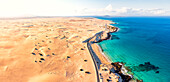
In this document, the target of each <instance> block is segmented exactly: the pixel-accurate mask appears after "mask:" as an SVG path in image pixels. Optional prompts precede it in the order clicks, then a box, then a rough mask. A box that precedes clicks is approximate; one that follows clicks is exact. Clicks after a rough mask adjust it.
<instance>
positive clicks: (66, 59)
mask: <svg viewBox="0 0 170 82" xmlns="http://www.w3.org/2000/svg"><path fill="white" fill-rule="evenodd" d="M109 23H111V21H107V20H100V19H96V18H77V17H57V18H29V19H3V20H0V81H1V82H97V76H96V70H95V65H94V63H93V60H92V58H91V56H90V53H89V51H88V49H87V44H86V43H82V41H84V40H86V39H88V38H89V37H91V36H93V35H94V34H95V33H97V32H100V31H103V30H105V28H103V26H104V25H105V24H109ZM95 48H96V47H95ZM101 58H102V57H101ZM103 62H104V61H103Z"/></svg>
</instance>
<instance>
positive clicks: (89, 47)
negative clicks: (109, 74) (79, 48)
mask: <svg viewBox="0 0 170 82" xmlns="http://www.w3.org/2000/svg"><path fill="white" fill-rule="evenodd" d="M87 48H88V50H89V52H90V55H91V57H92V59H93V62H94V65H95V69H96V74H97V82H100V79H99V72H98V71H99V70H98V66H97V63H96V60H95V58H94V56H93V54H94V52H93V49H92V47H91V44H90V43H89V41H88V42H87Z"/></svg>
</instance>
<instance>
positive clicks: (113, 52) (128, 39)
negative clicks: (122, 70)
mask: <svg viewBox="0 0 170 82" xmlns="http://www.w3.org/2000/svg"><path fill="white" fill-rule="evenodd" d="M97 18H99V19H104V20H112V21H114V22H116V23H118V24H114V26H117V27H119V28H120V30H119V31H118V32H116V33H112V35H113V37H112V40H107V41H103V42H101V43H99V45H100V46H101V47H102V49H103V50H104V53H105V54H106V55H107V56H108V57H109V58H110V59H111V60H112V61H113V62H123V63H126V64H125V65H126V66H128V67H129V68H130V69H131V70H132V72H133V73H134V76H135V77H136V78H138V79H143V81H144V82H170V81H169V80H170V75H169V73H170V17H115V18H109V17H108V18H103V17H97ZM146 62H149V63H150V64H149V65H148V64H147V63H146ZM145 63H146V64H145ZM141 64H142V65H141ZM156 72H157V73H156Z"/></svg>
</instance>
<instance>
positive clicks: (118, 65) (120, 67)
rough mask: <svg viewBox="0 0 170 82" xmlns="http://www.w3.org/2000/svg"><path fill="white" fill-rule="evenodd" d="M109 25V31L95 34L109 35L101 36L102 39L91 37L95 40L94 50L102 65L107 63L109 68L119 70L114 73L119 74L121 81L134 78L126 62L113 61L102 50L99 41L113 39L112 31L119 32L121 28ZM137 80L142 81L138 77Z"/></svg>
mask: <svg viewBox="0 0 170 82" xmlns="http://www.w3.org/2000/svg"><path fill="white" fill-rule="evenodd" d="M108 27H109V28H107V26H106V28H107V29H109V31H107V32H103V33H101V34H102V35H100V34H98V33H96V34H98V35H95V36H96V37H97V36H100V37H101V36H102V37H103V35H104V33H105V34H107V37H104V38H100V39H99V38H98V37H97V38H96V39H93V38H94V36H93V38H91V39H92V42H93V43H91V45H92V48H93V51H94V52H95V53H97V54H96V55H97V56H98V58H99V59H100V62H101V65H103V64H104V65H107V66H108V69H112V68H114V69H115V70H116V71H117V72H114V73H115V75H117V76H118V77H119V82H121V81H130V80H132V78H133V75H131V74H128V73H127V72H128V70H127V69H126V68H125V67H124V64H122V63H120V62H112V61H111V59H109V57H108V56H107V55H106V54H104V53H103V52H102V47H101V46H100V45H99V44H98V43H99V42H101V41H103V40H109V39H111V37H112V35H111V34H110V33H114V32H117V31H118V30H119V28H117V27H115V26H108ZM110 28H111V29H114V30H112V31H110ZM95 41H96V42H95ZM95 62H96V60H95ZM97 62H98V61H97ZM110 65H111V66H112V67H111V68H110ZM99 68H100V67H99ZM110 71H111V70H110ZM99 73H100V69H99ZM100 75H101V74H100ZM136 81H139V82H142V80H138V79H136Z"/></svg>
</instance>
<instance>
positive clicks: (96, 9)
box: [0, 0, 170, 18]
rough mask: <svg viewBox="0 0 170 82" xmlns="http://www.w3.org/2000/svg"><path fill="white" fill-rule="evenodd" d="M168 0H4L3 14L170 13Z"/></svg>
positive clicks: (95, 14) (12, 15)
mask: <svg viewBox="0 0 170 82" xmlns="http://www.w3.org/2000/svg"><path fill="white" fill-rule="evenodd" d="M168 3H170V1H168V0H135V1H134V0H133V1H132V0H126V1H125V0H81V1H79V0H43V1H42V0H36V1H35V0H4V1H0V10H1V11H0V13H1V14H0V17H1V18H2V17H32V16H104V15H109V16H170V6H169V4H168Z"/></svg>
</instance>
